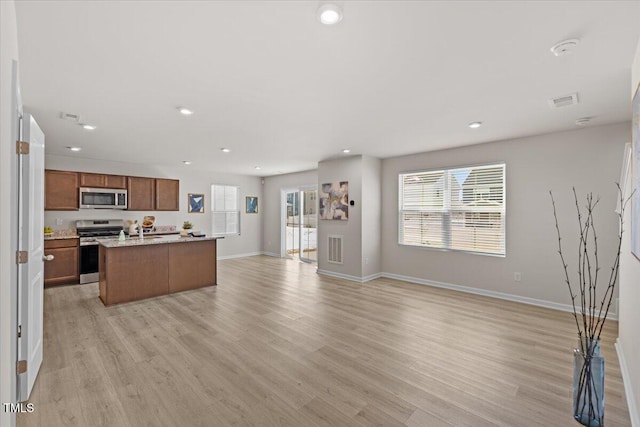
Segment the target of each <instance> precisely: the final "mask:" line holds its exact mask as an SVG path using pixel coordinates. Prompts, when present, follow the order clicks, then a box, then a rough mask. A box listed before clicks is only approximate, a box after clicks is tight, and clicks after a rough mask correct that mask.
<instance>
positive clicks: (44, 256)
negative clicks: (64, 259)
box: [42, 255, 55, 261]
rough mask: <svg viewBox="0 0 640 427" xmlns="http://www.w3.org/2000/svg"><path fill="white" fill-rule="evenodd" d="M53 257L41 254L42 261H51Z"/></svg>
mask: <svg viewBox="0 0 640 427" xmlns="http://www.w3.org/2000/svg"><path fill="white" fill-rule="evenodd" d="M54 259H55V257H54V256H53V255H43V256H42V261H53V260H54Z"/></svg>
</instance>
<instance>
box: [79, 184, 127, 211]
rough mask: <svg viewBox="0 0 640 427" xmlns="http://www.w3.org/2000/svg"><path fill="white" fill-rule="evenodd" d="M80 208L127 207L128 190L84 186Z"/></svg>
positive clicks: (81, 190) (81, 192)
mask: <svg viewBox="0 0 640 427" xmlns="http://www.w3.org/2000/svg"><path fill="white" fill-rule="evenodd" d="M80 209H127V190H122V189H112V188H87V187H82V188H80Z"/></svg>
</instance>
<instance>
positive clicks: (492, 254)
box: [396, 160, 507, 258]
mask: <svg viewBox="0 0 640 427" xmlns="http://www.w3.org/2000/svg"><path fill="white" fill-rule="evenodd" d="M491 166H502V167H503V168H504V174H503V176H502V191H503V198H504V236H503V247H504V253H495V252H484V251H474V250H469V249H457V248H443V247H437V246H426V245H410V244H406V243H402V242H401V241H400V236H401V233H402V223H401V220H400V218H401V215H402V210H403V209H402V178H401V177H402V175H408V174H413V173H429V172H436V171H450V170H454V169H468V168H477V167H491ZM397 175H398V178H397V179H398V183H397V185H398V186H397V189H398V206H397V210H396V215H397V216H396V224H397V228H396V232H397V239H396V241H397V244H398V246H399V247H405V248H415V249H419V250H427V251H437V252H457V253H463V254H472V255H483V256H490V257H496V258H506V257H507V162H506V161H504V160H495V161H490V162H482V163H474V164H465V165H458V166H447V167H431V168H427V169H410V170H403V171H400V172H397Z"/></svg>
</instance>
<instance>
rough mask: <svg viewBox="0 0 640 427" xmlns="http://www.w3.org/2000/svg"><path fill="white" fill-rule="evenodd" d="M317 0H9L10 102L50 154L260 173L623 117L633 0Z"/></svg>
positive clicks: (636, 28)
mask: <svg viewBox="0 0 640 427" xmlns="http://www.w3.org/2000/svg"><path fill="white" fill-rule="evenodd" d="M319 4H320V2H318V1H209V2H207V1H173V2H169V1H161V2H150V1H139V2H133V1H128V2H107V1H104V2H97V1H85V2H79V1H68V2H63V1H43V2H36V1H18V2H17V6H16V7H17V14H18V35H19V48H20V50H19V52H20V76H21V87H22V96H23V103H24V105H25V108H27V109H29V110H30V111H32V112H33V113H34V115H35V117H36V119H37V120H38V122H39V123H40V125H41V127H42V128H43V130H44V131H45V133H46V138H47V153H50V154H63V155H74V156H80V157H87V158H95V159H105V160H121V161H124V160H126V161H134V162H144V163H153V164H178V163H180V162H181V161H182V160H192V161H193V162H194V165H193V166H192V167H207V168H211V169H214V170H217V171H220V172H230V173H239V174H247V175H261V176H267V175H273V174H277V173H288V172H293V171H300V170H307V169H313V168H315V167H316V165H317V162H318V161H320V160H323V159H327V158H331V157H335V156H339V155H342V154H340V152H341V150H342V149H343V148H346V147H348V148H350V149H351V150H352V154H367V155H371V156H376V157H382V158H384V157H391V156H397V155H403V154H410V153H415V152H424V151H430V150H435V149H441V148H447V147H455V146H461V145H468V144H476V143H482V142H487V141H494V140H500V139H505V138H513V137H519V136H525V135H532V134H540V133H547V132H555V131H560V130H567V129H574V128H576V126H575V124H574V122H575V120H576V119H577V118H579V117H584V116H593V117H594V120H593V122H592V125H598V124H606V123H614V122H621V121H626V120H629V119H630V117H631V116H630V107H629V87H630V67H631V63H632V60H633V54H634V52H635V47H636V43H637V42H638V38H639V37H640V1H633V2H631V1H627V2H615V1H604V2H590V1H584V2H583V1H580V2H579V1H566V2H560V1H555V2H547V1H544V2H520V1H518V2H516V1H511V2H505V1H495V2H485V1H468V2H453V1H443V2H435V1H433V2H418V1H346V2H343V3H342V4H343V7H344V19H343V20H342V22H340V23H339V24H338V25H336V26H334V27H326V26H323V25H321V24H319V23H318V21H317V19H316V10H317V8H318V6H319ZM566 38H579V39H580V40H581V43H580V45H579V46H578V48H577V49H576V50H575V53H574V54H572V55H569V56H564V57H554V56H553V55H552V54H551V53H550V51H549V48H550V47H551V46H552V45H554V44H555V43H557V42H558V41H561V40H563V39H566ZM572 92H579V97H580V104H579V105H577V106H571V107H567V108H564V109H559V110H552V109H551V108H549V105H548V103H547V100H548V99H549V98H552V97H557V96H561V95H566V94H570V93H572ZM178 106H187V107H189V108H191V109H193V110H194V111H195V114H194V115H192V116H190V117H185V116H182V115H181V114H179V113H178V112H177V110H176V107H178ZM62 111H64V112H68V113H74V114H80V115H81V116H82V119H83V121H84V122H87V123H90V124H93V125H96V126H97V127H98V129H97V130H95V131H92V132H89V131H86V130H83V129H82V128H81V127H80V126H77V125H74V124H72V123H71V122H68V121H63V120H61V119H60V118H59V115H60V112H62ZM472 121H482V122H484V126H483V127H481V128H480V129H477V130H473V129H469V128H468V127H467V124H468V123H469V122H472ZM66 146H79V147H82V151H81V152H80V153H78V154H73V153H70V152H69V151H68V150H66V149H65V147H66ZM221 147H228V148H230V149H232V150H233V151H232V152H231V153H229V154H224V153H222V152H220V148H221ZM255 165H260V166H261V168H262V169H261V170H259V171H258V170H255V169H254V166H255ZM185 167H186V166H185Z"/></svg>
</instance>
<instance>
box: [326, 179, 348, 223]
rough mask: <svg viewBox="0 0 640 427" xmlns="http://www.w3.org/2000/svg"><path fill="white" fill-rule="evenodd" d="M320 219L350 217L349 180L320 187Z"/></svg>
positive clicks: (346, 218)
mask: <svg viewBox="0 0 640 427" xmlns="http://www.w3.org/2000/svg"><path fill="white" fill-rule="evenodd" d="M319 208H320V209H319V214H320V219H332V220H339V221H347V220H348V219H349V181H338V182H333V183H331V182H330V183H327V184H322V188H320V207H319Z"/></svg>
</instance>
